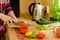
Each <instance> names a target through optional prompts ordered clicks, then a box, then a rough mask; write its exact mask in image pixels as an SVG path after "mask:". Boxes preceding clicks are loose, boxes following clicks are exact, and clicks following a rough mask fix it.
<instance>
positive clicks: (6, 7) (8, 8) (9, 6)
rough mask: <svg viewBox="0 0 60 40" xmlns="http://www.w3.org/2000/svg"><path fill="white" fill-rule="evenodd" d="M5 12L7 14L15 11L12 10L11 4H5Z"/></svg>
mask: <svg viewBox="0 0 60 40" xmlns="http://www.w3.org/2000/svg"><path fill="white" fill-rule="evenodd" d="M5 10H6V12H7V13H8V12H10V11H13V10H12V8H11V5H10V2H8V3H5Z"/></svg>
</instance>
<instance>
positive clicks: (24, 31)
mask: <svg viewBox="0 0 60 40" xmlns="http://www.w3.org/2000/svg"><path fill="white" fill-rule="evenodd" d="M27 31H28V29H20V32H21V33H22V34H24V33H26V32H27Z"/></svg>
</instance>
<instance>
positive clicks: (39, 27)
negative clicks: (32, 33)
mask: <svg viewBox="0 0 60 40" xmlns="http://www.w3.org/2000/svg"><path fill="white" fill-rule="evenodd" d="M36 29H37V30H49V29H50V27H49V26H47V25H38V26H37V27H36Z"/></svg>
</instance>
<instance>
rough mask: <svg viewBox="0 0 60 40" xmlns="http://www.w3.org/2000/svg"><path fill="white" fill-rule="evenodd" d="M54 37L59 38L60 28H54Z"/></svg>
mask: <svg viewBox="0 0 60 40" xmlns="http://www.w3.org/2000/svg"><path fill="white" fill-rule="evenodd" d="M56 36H57V37H60V28H56Z"/></svg>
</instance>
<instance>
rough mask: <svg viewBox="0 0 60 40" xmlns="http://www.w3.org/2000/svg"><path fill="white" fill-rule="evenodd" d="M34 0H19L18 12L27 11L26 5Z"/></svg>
mask: <svg viewBox="0 0 60 40" xmlns="http://www.w3.org/2000/svg"><path fill="white" fill-rule="evenodd" d="M33 2H34V0H20V13H28V7H29V5H30V4H31V3H33Z"/></svg>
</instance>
